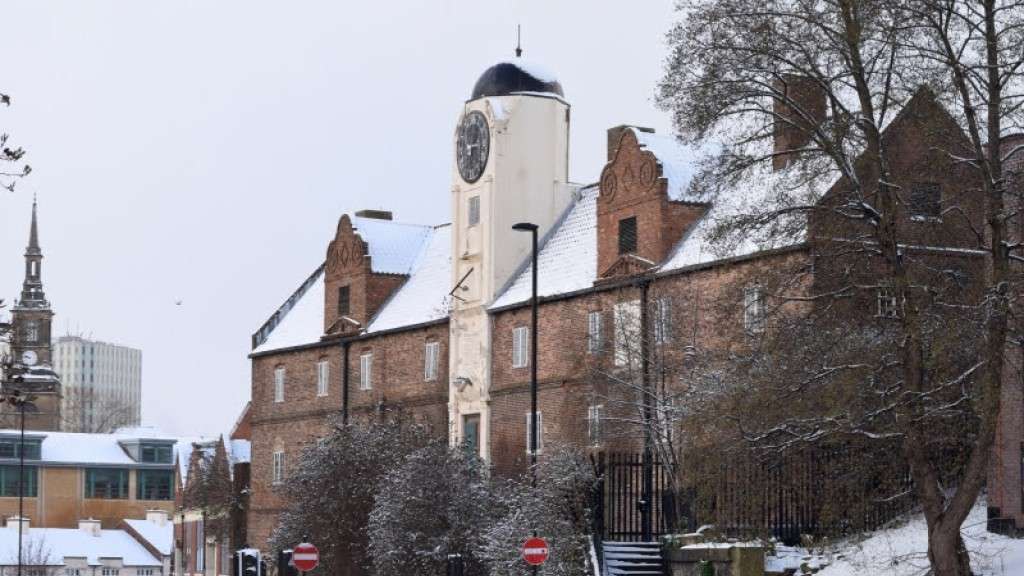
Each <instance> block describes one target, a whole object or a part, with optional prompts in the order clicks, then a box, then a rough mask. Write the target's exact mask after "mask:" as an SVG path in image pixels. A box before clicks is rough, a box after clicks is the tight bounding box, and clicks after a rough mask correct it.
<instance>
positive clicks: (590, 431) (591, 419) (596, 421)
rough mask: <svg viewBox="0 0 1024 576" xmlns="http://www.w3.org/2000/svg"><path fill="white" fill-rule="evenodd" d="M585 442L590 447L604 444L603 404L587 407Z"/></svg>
mask: <svg viewBox="0 0 1024 576" xmlns="http://www.w3.org/2000/svg"><path fill="white" fill-rule="evenodd" d="M587 442H588V443H589V444H590V445H591V446H600V445H601V444H603V443H604V404H591V405H590V406H588V407H587Z"/></svg>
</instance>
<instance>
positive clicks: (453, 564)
mask: <svg viewBox="0 0 1024 576" xmlns="http://www.w3.org/2000/svg"><path fill="white" fill-rule="evenodd" d="M462 568H463V565H462V554H449V555H448V576H462Z"/></svg>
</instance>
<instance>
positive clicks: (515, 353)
mask: <svg viewBox="0 0 1024 576" xmlns="http://www.w3.org/2000/svg"><path fill="white" fill-rule="evenodd" d="M529 349H530V333H529V332H528V331H527V328H526V326H516V327H515V328H513V329H512V367H513V368H525V367H526V366H527V365H529V362H530V361H529V358H530V356H529Z"/></svg>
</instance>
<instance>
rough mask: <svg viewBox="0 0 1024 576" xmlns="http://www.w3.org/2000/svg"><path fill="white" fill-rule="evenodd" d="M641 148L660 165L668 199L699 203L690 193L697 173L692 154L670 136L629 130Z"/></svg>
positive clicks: (633, 129)
mask: <svg viewBox="0 0 1024 576" xmlns="http://www.w3.org/2000/svg"><path fill="white" fill-rule="evenodd" d="M630 130H632V132H633V134H635V135H636V141H637V143H638V144H640V147H641V148H644V149H645V150H648V151H650V152H651V153H653V154H654V156H655V158H657V159H658V163H659V164H661V173H662V176H664V178H665V179H666V180H667V181H668V197H669V199H671V200H676V201H681V202H700V201H701V200H700V198H699V197H697V196H695V195H693V194H692V193H690V191H689V189H690V182H691V181H692V180H693V176H694V174H696V172H697V168H696V164H695V163H694V152H693V151H692V150H690V149H689V148H687V147H685V146H683V145H682V144H681V143H679V141H677V140H676V139H675V137H674V136H672V135H671V134H655V133H653V132H648V131H646V130H638V129H636V128H631V129H630Z"/></svg>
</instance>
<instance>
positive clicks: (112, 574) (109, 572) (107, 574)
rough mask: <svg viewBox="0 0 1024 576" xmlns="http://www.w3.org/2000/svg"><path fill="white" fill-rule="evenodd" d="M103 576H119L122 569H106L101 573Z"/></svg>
mask: <svg viewBox="0 0 1024 576" xmlns="http://www.w3.org/2000/svg"><path fill="white" fill-rule="evenodd" d="M100 573H101V574H103V576H118V574H120V573H121V569H120V568H104V569H102V570H101V571H100Z"/></svg>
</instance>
